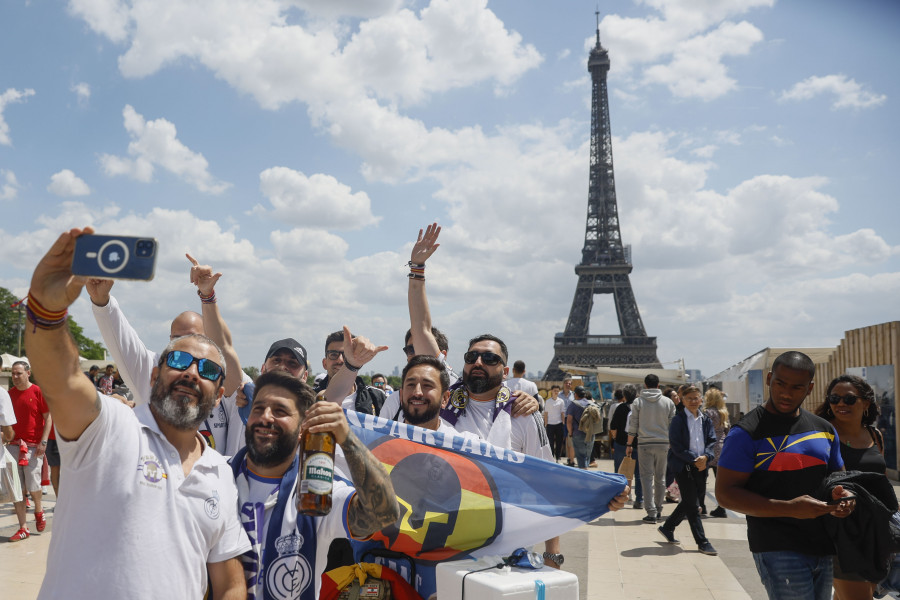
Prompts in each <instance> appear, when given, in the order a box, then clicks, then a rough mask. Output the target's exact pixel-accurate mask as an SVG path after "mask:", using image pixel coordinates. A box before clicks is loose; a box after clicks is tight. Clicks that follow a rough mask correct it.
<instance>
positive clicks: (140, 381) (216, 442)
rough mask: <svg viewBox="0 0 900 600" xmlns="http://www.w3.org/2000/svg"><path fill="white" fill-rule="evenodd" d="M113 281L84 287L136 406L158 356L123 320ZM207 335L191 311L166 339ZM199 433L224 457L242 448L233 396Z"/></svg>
mask: <svg viewBox="0 0 900 600" xmlns="http://www.w3.org/2000/svg"><path fill="white" fill-rule="evenodd" d="M112 286H113V281H112V280H110V279H89V280H88V281H87V284H86V285H85V289H86V290H87V292H88V295H89V296H90V297H91V305H92V308H93V311H94V319H96V321H97V326H98V327H99V328H100V335H102V336H103V343H104V344H106V347H107V348H109V354H110V355H111V356H112V357H113V360H114V361H115V363H116V365H118V367H119V373H120V375H121V376H122V380H123V381H124V382H125V385H127V386H128V389H130V390H131V392H132V393H133V394H134V403H135V405H136V406H140V405H142V404H146V403H148V402H149V401H150V374H151V373H152V371H153V368H154V367H156V366H157V365H158V364H159V354H157V353H156V352H154V351H152V350H150V349H149V348H147V346H146V345H144V343H143V342H142V341H141V338H140V336H138V334H137V332H136V331H135V330H134V328H133V327H132V326H131V324H130V323H129V322H128V319H126V318H125V314H124V313H123V312H122V309H121V308H119V303H118V302H117V301H116V299H115V297H114V296H112V295H111V294H110V290H111V289H112ZM190 334H200V335H206V331H205V327H204V325H203V317H202V316H201V315H200V314H199V313H196V312H193V311H185V312H183V313H181V314H179V315H178V316H177V317H175V319H174V320H173V321H172V325H171V327H170V329H169V339H170V340H174V339H176V338H179V337H182V336H185V335H190ZM199 432H200V434H201V435H203V437H204V438H205V439H206V442H207V444H209V446H210V447H211V448H213V449H214V450H216V451H217V452H219V453H220V454H222V455H224V456H231V455H233V454H234V453H235V452H237V450H239V449H240V448H242V447H243V445H244V439H243V438H244V427H243V421H241V418H240V415H239V414H238V412H237V406H235V403H234V395H233V394H232V395H230V396H228V397H225V398H223V399H222V402H220V403H219V404H218V405H217V406H216V407H215V408H213V409H212V411H211V412H210V414H209V415H207V416H206V418H205V419H204V420H203V422H202V423H201V424H200V427H199Z"/></svg>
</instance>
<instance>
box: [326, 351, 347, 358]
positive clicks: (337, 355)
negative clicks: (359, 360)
mask: <svg viewBox="0 0 900 600" xmlns="http://www.w3.org/2000/svg"><path fill="white" fill-rule="evenodd" d="M325 357H326V358H327V359H328V360H337V359H339V358H343V357H344V353H343V352H341V351H340V350H329V351H328V352H326V353H325Z"/></svg>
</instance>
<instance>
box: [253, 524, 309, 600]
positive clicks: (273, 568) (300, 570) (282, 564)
mask: <svg viewBox="0 0 900 600" xmlns="http://www.w3.org/2000/svg"><path fill="white" fill-rule="evenodd" d="M302 545H303V536H301V535H298V534H297V533H290V534H288V535H283V536H281V537H280V538H278V539H277V540H275V549H276V550H277V551H278V558H276V559H275V560H274V561H272V564H271V565H270V566H269V568H268V569H267V570H266V573H265V576H266V591H268V592H269V595H270V596H271V597H272V598H275V599H277V600H289V599H291V598H299V597H300V595H301V594H302V593H303V591H304V590H305V589H306V588H308V587H309V585H310V584H311V583H312V580H313V578H312V568H310V566H309V562H308V561H307V560H306V558H305V557H304V556H303V555H302V554H299V552H300V547H301V546H302Z"/></svg>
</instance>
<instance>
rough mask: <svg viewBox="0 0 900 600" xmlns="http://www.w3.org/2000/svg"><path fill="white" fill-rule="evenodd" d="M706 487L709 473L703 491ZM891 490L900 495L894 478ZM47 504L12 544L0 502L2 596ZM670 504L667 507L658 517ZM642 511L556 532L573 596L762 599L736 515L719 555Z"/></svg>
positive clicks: (32, 579)
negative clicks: (671, 537)
mask: <svg viewBox="0 0 900 600" xmlns="http://www.w3.org/2000/svg"><path fill="white" fill-rule="evenodd" d="M560 468H565V467H560ZM598 468H599V469H600V470H605V471H612V461H611V460H600V461H598ZM712 485H713V479H712V476H710V490H712ZM894 489H895V491H898V492H900V485H898V484H897V483H896V482H895V484H894ZM54 504H55V502H54V500H53V496H52V493H51V495H50V496H49V497H48V496H45V497H44V506H45V510H46V511H47V514H48V515H49V516H50V522H49V524H48V526H47V529H45V530H44V532H43V533H35V532H34V531H33V530H34V526H33V525H34V517H33V516H32V514H31V512H29V514H28V526H29V529H31V530H32V535H31V537H30V538H28V539H27V540H24V541H22V542H15V543H8V542H7V541H6V540H7V538H8V537H9V536H10V535H12V534H13V533H15V532H16V529H17V522H16V516H15V512H14V511H13V507H12V505H11V504H4V505H2V506H0V588H2V590H3V593H2V597H3V599H4V600H32V599H33V598H36V597H37V594H38V590H39V589H40V584H41V579H42V577H43V575H44V565H45V562H46V558H47V547H48V546H49V542H50V537H51V536H52V535H53V516H52V511H53V506H54ZM706 505H707V509H709V510H711V509H712V508H714V507H715V506H716V504H715V500H714V498H713V497H712V493H711V492H710V494H709V497H708V499H707V504H706ZM674 506H675V505H674V504H667V505H666V507H665V509H664V516H665V515H668V514H670V513H671V511H672V508H674ZM645 514H646V513H645V512H644V511H643V510H635V509H632V508H631V507H630V505H629V506H628V507H626V508H624V509H622V510H621V511H619V512H617V513H610V514H606V515H604V516H602V517H600V518H599V519H597V520H595V521H593V522H592V523H588V524H585V525H582V526H581V527H579V528H578V529H575V530H573V531H570V532H569V533H567V534H565V535H563V536H562V543H561V545H562V552H563V554H565V556H566V563H565V565H564V569H565V570H566V571H571V572H573V573H575V574H576V575H578V580H579V592H580V600H626V599H627V600H765V599H766V593H765V590H764V589H763V587H762V584H761V583H760V582H759V577H758V576H757V574H756V568H755V567H754V565H753V559H752V557H751V556H750V551H749V549H748V547H747V529H746V525H745V522H744V518H743V516H741V515H737V514H735V513H732V512H730V511H729V513H728V518H726V519H714V518H709V519H704V521H703V526H704V528H705V529H706V535H707V537H708V538H709V540H710V542H712V545H713V546H715V548H716V550H718V551H719V555H718V556H706V555H704V554H700V553H699V552H697V547H696V545H695V544H694V543H693V539H692V538H691V532H690V528H689V527H688V524H687V521H685V522H683V523H682V524H681V525H680V526H679V527H678V529H676V530H675V537H676V538H678V539H679V540H681V542H682V543H681V544H679V545H672V544H667V543H665V542H664V540H663V539H662V537H661V536H660V535H659V533H658V532H657V531H656V526H655V525H650V524H647V523H644V522H643V521H641V518H642V517H643V516H644V515H645ZM105 535H114V532H111V531H99V532H97V536H98V538H99V539H101V540H102V538H103V536H105ZM93 543H97V540H94V542H93ZM110 567H111V568H112V567H113V565H110Z"/></svg>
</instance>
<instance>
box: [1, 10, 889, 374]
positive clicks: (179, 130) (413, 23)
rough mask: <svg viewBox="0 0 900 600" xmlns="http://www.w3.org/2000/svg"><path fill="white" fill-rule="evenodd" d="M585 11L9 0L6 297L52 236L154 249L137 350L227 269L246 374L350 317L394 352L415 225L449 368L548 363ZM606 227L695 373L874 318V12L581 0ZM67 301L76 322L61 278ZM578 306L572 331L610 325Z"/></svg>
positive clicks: (570, 180)
mask: <svg viewBox="0 0 900 600" xmlns="http://www.w3.org/2000/svg"><path fill="white" fill-rule="evenodd" d="M595 7H596V3H593V2H582V1H574V0H572V1H565V2H537V1H533V0H502V1H496V2H485V1H483V0H482V1H476V0H452V1H450V0H434V1H432V2H404V1H402V0H377V1H373V0H340V1H331V2H313V1H312V0H290V1H288V0H267V1H263V2H252V3H250V2H241V1H237V0H205V1H201V0H195V1H192V2H164V3H163V2H155V1H153V0H130V1H120V0H70V1H69V2H68V3H63V2H47V1H42V0H31V1H29V2H25V1H22V0H14V1H11V2H4V3H3V5H2V7H0V209H2V210H3V214H4V215H5V216H6V218H5V219H4V220H3V221H2V222H0V241H2V247H3V253H4V260H3V261H2V262H0V285H2V286H4V287H7V288H10V289H12V290H13V291H14V292H15V293H17V294H20V295H24V294H25V293H26V292H27V287H28V280H29V278H30V273H31V270H32V268H33V266H34V264H35V263H36V261H37V260H38V259H39V257H40V255H41V254H42V253H43V251H44V250H45V249H46V247H48V245H49V243H50V241H51V240H52V239H53V238H55V237H56V235H58V233H59V231H61V230H62V229H64V228H66V227H70V226H74V225H85V224H91V225H93V226H94V227H95V228H96V229H97V230H98V231H99V232H102V233H120V234H131V235H152V236H155V237H157V238H158V239H159V240H160V244H161V256H160V262H159V265H158V269H157V277H156V279H155V280H154V281H153V282H151V283H148V284H146V283H132V282H120V283H117V284H116V286H115V288H114V290H113V293H114V295H116V296H117V298H118V299H119V300H120V303H121V304H122V306H123V309H124V310H125V312H126V314H128V315H129V317H130V318H131V320H132V322H133V324H134V325H135V327H136V328H137V329H138V331H139V332H140V333H141V334H142V336H143V337H144V339H145V341H146V342H147V344H148V345H149V346H150V347H152V348H161V347H162V346H163V345H164V343H165V340H166V336H167V331H168V322H169V321H170V319H171V318H172V317H173V316H174V315H175V314H177V313H178V312H180V311H182V310H186V309H189V308H195V309H198V308H199V303H198V301H197V299H196V296H195V295H194V293H193V290H192V289H191V286H190V285H189V283H188V277H187V273H188V266H189V265H188V263H187V261H186V260H185V259H184V252H188V251H189V252H191V253H192V254H193V255H194V256H196V257H197V258H198V259H199V260H201V262H207V263H210V264H212V265H213V266H214V267H216V268H217V269H219V270H221V271H222V272H223V273H224V277H223V278H222V280H221V282H220V283H219V293H218V296H219V302H220V307H221V310H222V312H223V313H224V315H225V316H226V318H227V319H228V321H229V324H230V325H231V327H232V330H233V332H234V337H235V343H236V346H237V349H238V352H239V354H240V355H241V358H242V362H243V363H244V364H247V365H259V364H260V362H261V361H262V358H263V356H264V353H265V350H266V348H267V347H268V345H269V344H270V343H271V342H272V341H274V340H275V339H278V338H281V337H284V336H292V337H296V338H297V339H299V340H300V341H301V343H303V344H304V345H305V346H306V347H307V349H308V350H309V351H310V355H311V362H312V366H313V368H314V370H318V369H319V364H320V361H321V358H322V354H323V350H324V348H323V343H324V339H325V336H326V335H327V334H328V333H329V332H331V331H334V330H337V329H339V328H340V326H341V325H342V324H347V325H348V326H349V327H350V329H351V331H353V332H354V333H359V334H362V335H366V336H367V337H370V338H372V339H373V340H375V341H377V342H378V343H383V344H386V345H388V346H390V347H391V349H390V350H388V351H387V352H385V353H384V354H383V355H381V356H379V357H378V358H377V359H376V360H375V361H374V362H373V363H372V364H371V367H370V368H371V369H376V370H384V371H390V370H391V369H392V368H393V366H394V365H397V364H401V361H402V360H403V357H402V353H401V351H400V348H401V346H402V334H403V332H404V331H405V329H406V328H407V327H408V315H407V312H406V278H405V274H406V269H405V267H404V265H405V263H406V261H407V260H408V256H409V248H410V245H411V242H412V240H414V238H415V235H416V233H417V231H418V229H419V228H420V227H423V226H424V225H426V224H427V223H429V222H431V221H434V220H437V221H438V222H439V223H440V224H441V225H442V226H443V227H444V231H443V233H442V236H441V241H442V247H441V248H440V249H439V250H438V253H437V254H436V255H435V256H434V257H433V258H432V260H431V261H430V262H429V266H428V271H427V277H428V279H427V281H428V290H429V293H430V296H431V299H432V311H433V316H434V322H435V324H436V325H437V326H438V327H440V328H441V329H443V330H444V331H446V332H447V333H448V336H449V338H450V344H451V364H453V365H455V366H457V367H461V363H462V361H461V354H462V352H463V350H464V347H465V344H466V340H468V339H469V338H470V337H472V336H474V335H476V334H479V333H482V332H485V331H490V332H493V333H495V334H497V335H499V336H500V337H502V338H503V339H505V340H506V342H507V344H508V345H509V347H510V354H511V357H510V358H511V360H515V359H522V360H524V361H525V362H526V364H527V365H528V369H529V371H532V372H537V371H538V370H543V369H545V368H546V366H547V364H548V363H549V361H550V359H551V357H552V353H553V347H552V343H553V335H554V333H555V332H558V331H561V330H562V329H563V328H564V326H565V321H566V318H567V316H568V312H569V308H570V305H571V302H572V296H573V294H574V290H575V283H576V277H575V274H574V272H573V267H574V265H575V264H576V262H577V261H578V260H579V259H580V249H581V246H582V244H583V240H584V223H585V210H586V200H587V167H588V137H589V124H590V106H589V104H590V81H589V78H588V73H587V70H586V63H587V52H588V49H589V47H590V46H591V45H593V40H594V31H595V17H594V10H595ZM600 10H601V25H600V32H601V40H602V43H603V45H604V46H605V47H606V48H607V49H608V50H609V54H610V59H611V62H612V70H611V72H610V75H609V89H610V105H611V115H612V128H613V134H614V140H613V155H614V163H615V170H616V185H617V195H618V200H619V213H620V220H621V223H622V236H623V239H624V241H625V243H627V244H631V246H632V253H633V254H632V256H633V262H634V266H635V270H634V273H633V274H632V285H633V287H634V290H635V294H636V297H637V301H638V305H639V306H640V309H641V313H642V317H643V320H644V324H645V326H646V328H647V331H648V334H649V335H653V336H656V337H657V338H658V343H659V357H660V359H661V360H662V361H664V362H670V361H676V360H678V359H681V358H684V359H685V363H686V366H687V367H688V368H695V369H701V370H702V371H703V372H704V373H705V374H707V375H711V374H712V373H714V372H716V371H719V370H721V369H724V368H726V367H728V366H729V365H731V364H733V363H735V362H737V361H739V360H741V359H743V358H745V357H746V356H749V355H750V354H752V353H754V352H755V351H757V350H759V349H761V348H763V347H766V346H772V347H780V346H801V347H803V346H831V345H835V344H837V343H838V342H839V340H840V339H841V337H842V335H843V332H844V331H845V330H848V329H853V328H856V327H862V326H866V325H871V324H875V323H881V322H884V321H888V320H893V319H896V318H897V314H896V309H895V307H896V303H895V301H894V299H895V298H896V297H897V295H898V293H900V275H898V273H897V271H898V268H897V267H898V249H900V234H898V232H897V228H896V227H894V226H892V225H891V224H892V223H895V222H896V221H897V217H898V203H897V202H896V198H897V193H896V185H895V177H894V172H895V170H896V165H897V164H898V162H900V161H898V159H900V145H898V142H897V140H898V139H900V131H898V130H900V122H898V117H897V114H898V113H897V110H896V108H895V103H896V102H897V98H898V97H900V77H898V75H897V69H896V68H895V67H894V66H892V64H891V63H892V57H895V56H898V55H900V38H898V37H897V36H896V31H897V27H898V25H900V5H898V4H897V3H896V2H890V1H887V0H885V1H874V0H861V1H859V2H854V3H847V2H839V1H836V0H821V1H819V0H817V1H812V0H805V1H804V0H800V1H795V2H776V1H775V0H719V1H714V0H705V1H696V0H644V1H628V0H617V1H616V2H605V3H602V4H601V5H600ZM72 313H73V314H74V316H75V318H76V319H77V320H78V321H79V323H81V324H82V325H83V326H84V327H85V329H86V331H87V333H88V334H92V335H94V336H95V337H99V336H98V334H97V330H96V326H95V325H94V323H93V318H92V316H91V312H90V307H89V304H88V301H87V299H86V296H85V297H83V298H82V299H80V300H79V301H78V302H77V303H76V304H75V305H74V307H73V309H72ZM614 323H615V321H614V314H612V302H611V299H610V298H606V297H603V296H600V297H597V306H596V307H595V310H594V313H593V316H592V320H591V325H592V333H597V334H603V333H616V332H617V328H616V326H615V324H614Z"/></svg>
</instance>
